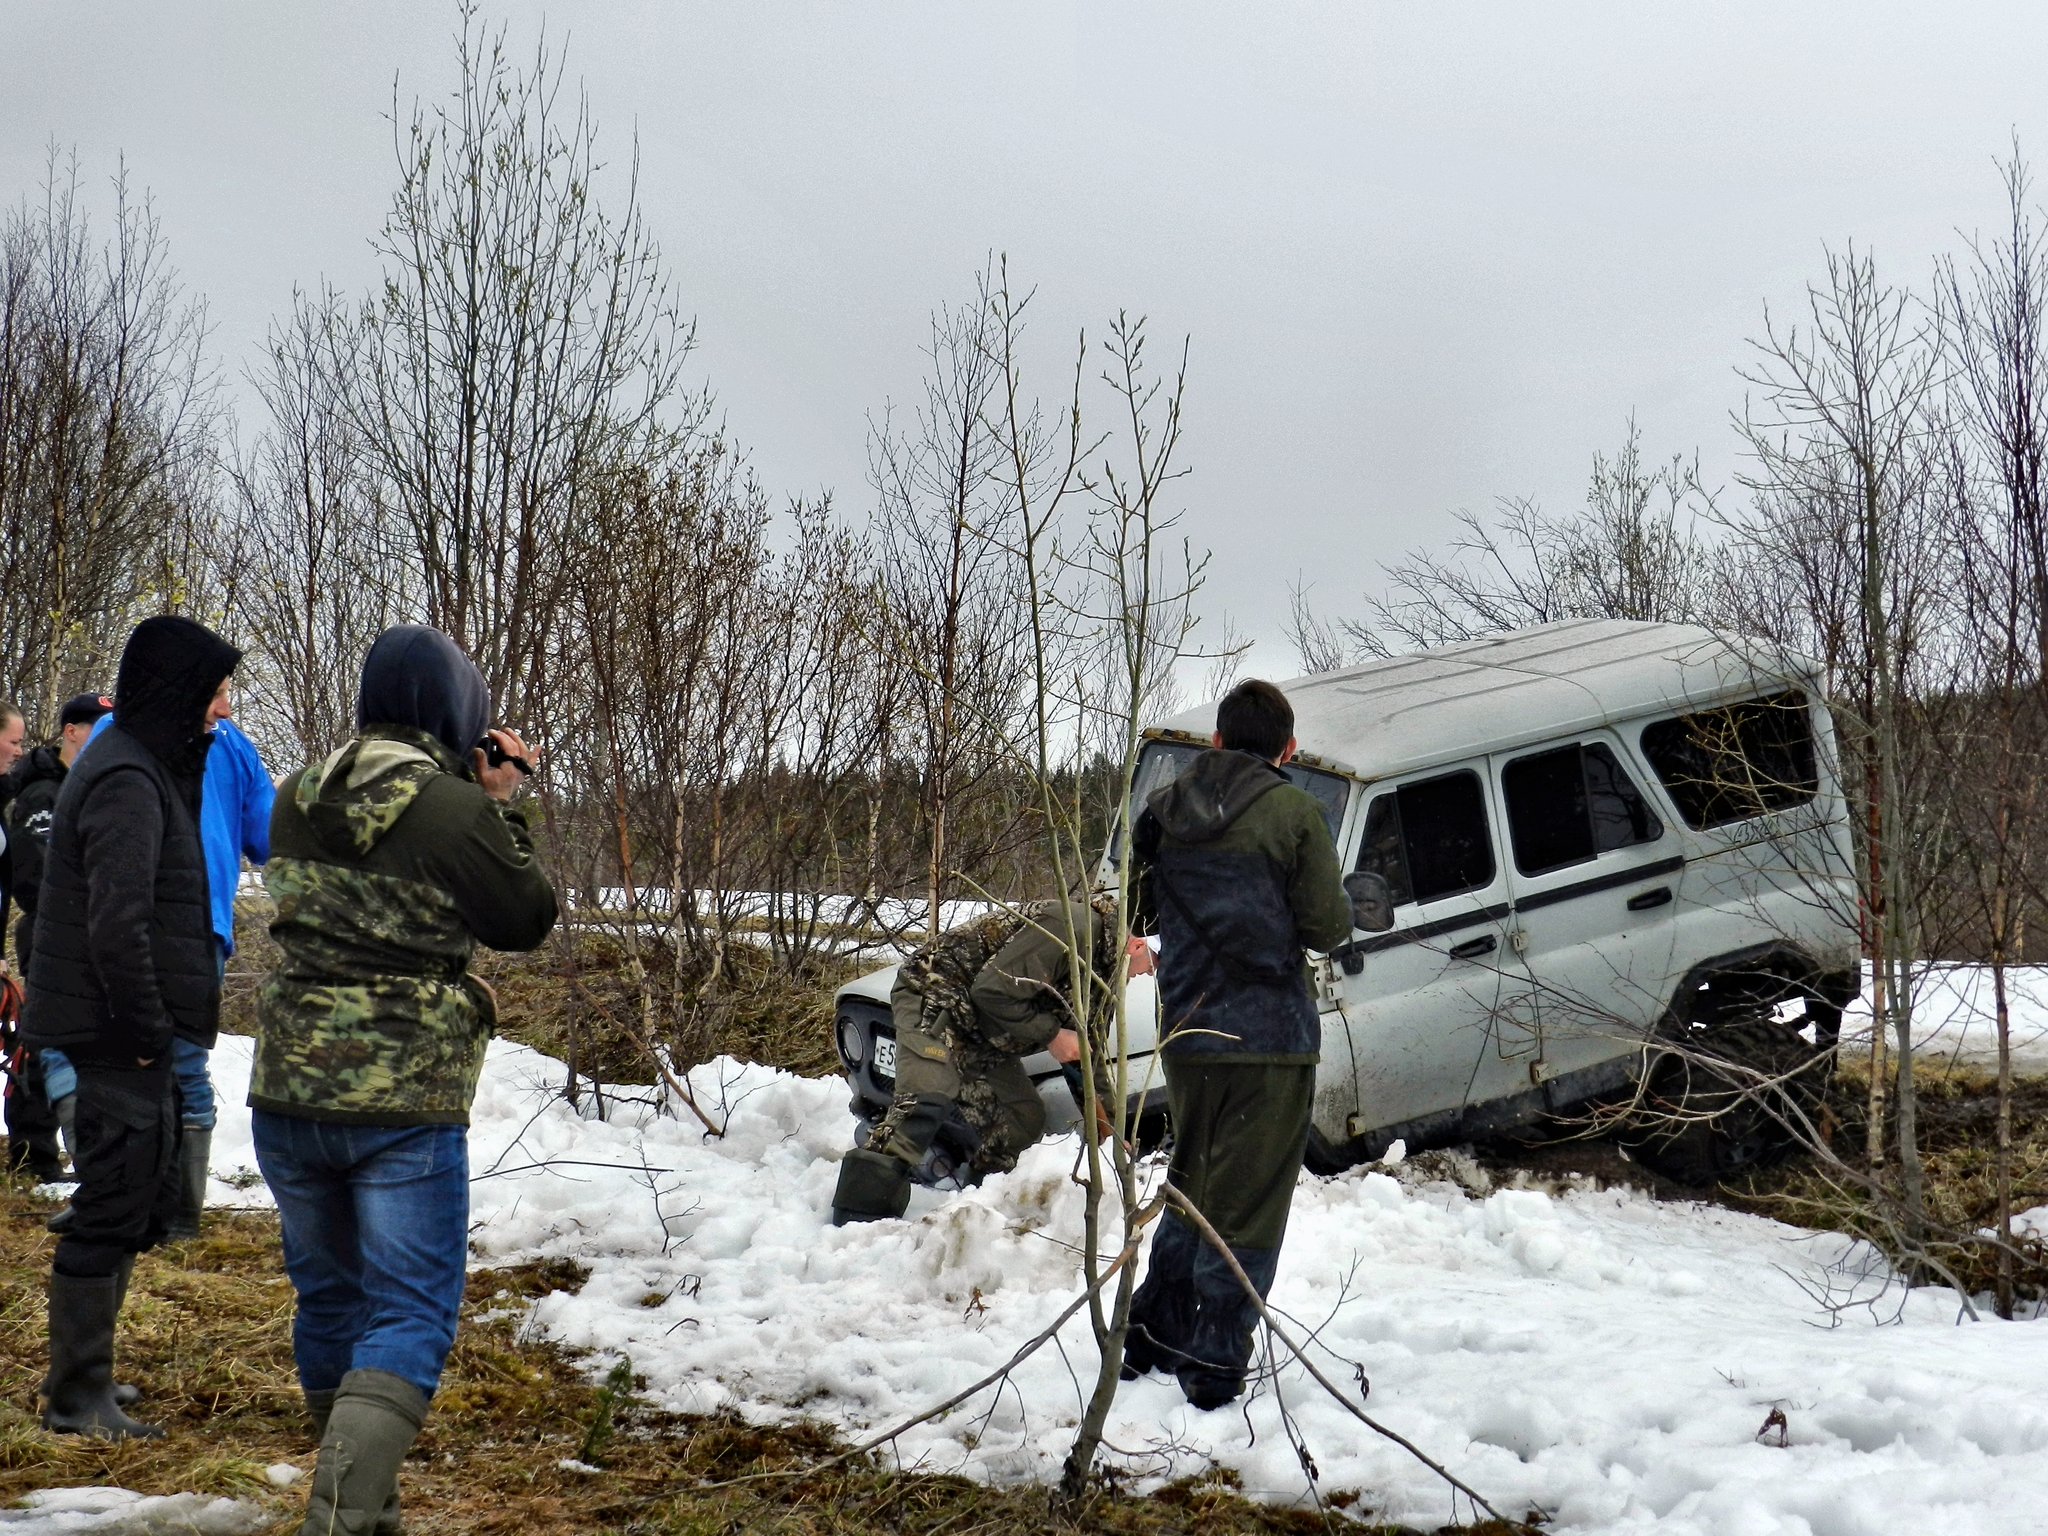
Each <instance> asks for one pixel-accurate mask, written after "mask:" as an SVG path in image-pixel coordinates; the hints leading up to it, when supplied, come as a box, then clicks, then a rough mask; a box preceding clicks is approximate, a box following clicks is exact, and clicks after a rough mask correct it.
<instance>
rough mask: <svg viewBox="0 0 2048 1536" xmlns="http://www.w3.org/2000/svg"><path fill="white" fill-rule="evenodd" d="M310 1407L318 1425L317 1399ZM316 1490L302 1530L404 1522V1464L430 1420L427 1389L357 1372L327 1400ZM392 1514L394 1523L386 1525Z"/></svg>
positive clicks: (311, 1532) (325, 1531)
mask: <svg viewBox="0 0 2048 1536" xmlns="http://www.w3.org/2000/svg"><path fill="white" fill-rule="evenodd" d="M318 1398H328V1394H326V1393H312V1392H309V1393H307V1394H306V1409H307V1411H308V1412H309V1413H311V1414H312V1415H313V1416H314V1421H315V1422H316V1423H318V1422H319V1421H320V1418H321V1413H320V1405H318V1404H316V1401H315V1400H316V1399H318ZM325 1406H326V1409H327V1412H326V1416H325V1417H326V1424H325V1426H324V1428H323V1429H322V1431H321V1435H320V1458H319V1460H318V1461H317V1462H315V1463H314V1466H313V1495H312V1497H311V1498H310V1499H309V1500H308V1501H307V1503H306V1519H305V1522H304V1524H302V1525H301V1526H300V1527H299V1536H374V1533H379V1532H388V1531H391V1530H398V1529H402V1528H403V1527H402V1526H400V1525H398V1524H397V1523H396V1522H397V1520H398V1467H399V1464H400V1463H401V1462H403V1461H404V1460H405V1453H406V1452H407V1451H408V1450H410V1449H411V1447H412V1442H413V1438H414V1437H415V1436H416V1435H418V1434H419V1432H420V1426H421V1425H422V1424H424V1423H425V1422H426V1420H427V1399H426V1394H425V1393H423V1392H421V1391H420V1389H419V1388H418V1387H416V1386H414V1385H413V1384H412V1383H411V1382H409V1381H406V1380H405V1379H404V1378H402V1377H398V1376H394V1375H392V1374H391V1373H390V1372H389V1371H350V1372H349V1373H348V1374H347V1375H346V1376H344V1377H342V1378H341V1385H340V1387H338V1388H337V1389H336V1390H335V1391H334V1393H333V1394H332V1397H331V1398H329V1399H328V1401H327V1403H326V1404H325ZM387 1518H388V1519H389V1520H391V1521H392V1522H393V1524H391V1525H388V1526H387V1525H386V1523H385V1522H386V1520H387Z"/></svg>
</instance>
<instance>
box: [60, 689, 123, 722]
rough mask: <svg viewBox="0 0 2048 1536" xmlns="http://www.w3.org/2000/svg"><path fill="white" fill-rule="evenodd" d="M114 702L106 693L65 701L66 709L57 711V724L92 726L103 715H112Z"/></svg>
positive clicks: (83, 695)
mask: <svg viewBox="0 0 2048 1536" xmlns="http://www.w3.org/2000/svg"><path fill="white" fill-rule="evenodd" d="M113 708H114V701H113V700H112V699H110V698H108V697H107V696H106V695H105V694H104V693H80V694H74V695H73V696H72V697H70V698H68V699H66V700H65V701H64V707H63V708H62V709H60V710H58V711H57V724H58V726H59V727H60V728H62V727H63V726H67V725H90V724H91V723H92V722H93V721H95V720H97V719H99V717H100V716H101V715H105V714H111V713H112V712H113Z"/></svg>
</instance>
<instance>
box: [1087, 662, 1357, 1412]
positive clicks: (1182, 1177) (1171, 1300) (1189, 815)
mask: <svg viewBox="0 0 2048 1536" xmlns="http://www.w3.org/2000/svg"><path fill="white" fill-rule="evenodd" d="M1211 740H1212V743H1213V746H1212V749H1211V750H1210V751H1207V752H1204V753H1202V754H1201V755H1200V756H1198V757H1196V758H1195V759H1194V760H1193V761H1192V762H1190V763H1189V764H1188V766H1187V768H1186V769H1185V770H1184V771H1183V772H1182V773H1181V775H1180V777H1179V778H1177V779H1175V780H1174V781H1173V782H1172V783H1171V784H1168V785H1166V786H1165V787H1164V788H1162V789H1159V790H1157V791H1155V792H1154V793H1153V794H1152V796H1151V797H1150V799H1149V800H1148V801H1147V802H1146V807H1145V810H1144V812H1143V813H1142V814H1141V816H1140V817H1139V820H1138V824H1137V826H1136V827H1135V829H1134V837H1133V846H1134V853H1135V858H1134V864H1135V865H1136V867H1137V869H1138V872H1139V890H1138V899H1137V908H1138V911H1139V914H1140V916H1141V918H1142V919H1143V920H1144V921H1146V922H1148V923H1149V924H1150V925H1151V926H1152V928H1153V931H1155V932H1156V933H1158V935H1159V938H1160V951H1159V990H1160V1003H1161V1009H1162V1012H1161V1017H1162V1020H1163V1039H1162V1041H1161V1046H1160V1054H1161V1057H1162V1059H1163V1061H1164V1063H1165V1067H1166V1094H1167V1103H1168V1106H1169V1111H1170V1113H1171V1115H1172V1118H1173V1138H1174V1140H1173V1153H1172V1159H1171V1163H1170V1166H1169V1169H1168V1175H1167V1176H1168V1178H1169V1179H1170V1180H1171V1181H1172V1182H1173V1185H1174V1187H1175V1188H1176V1189H1178V1190H1180V1192H1181V1193H1182V1194H1184V1195H1186V1196H1187V1198H1188V1199H1189V1201H1190V1202H1192V1203H1193V1205H1194V1207H1195V1208H1196V1209H1197V1210H1199V1211H1200V1212H1201V1213H1202V1215H1203V1216H1204V1217H1205V1218H1206V1219H1207V1220H1208V1222H1209V1223H1210V1225H1212V1226H1213V1227H1215V1229H1216V1231H1217V1233H1218V1235H1219V1236H1221V1237H1222V1239H1223V1241H1224V1242H1225V1243H1226V1244H1228V1245H1229V1247H1230V1251H1231V1254H1232V1255H1233V1256H1234V1257H1235V1258H1236V1259H1237V1262H1238V1263H1239V1265H1241V1266H1242V1267H1243V1269H1244V1272H1245V1274H1246V1275H1247V1276H1248V1277H1249V1278H1250V1279H1251V1280H1252V1282H1253V1283H1254V1284H1255V1285H1256V1286H1257V1287H1258V1290H1259V1294H1260V1296H1261V1297H1263V1296H1264V1295H1265V1294H1266V1292H1267V1291H1268V1290H1269V1289H1270V1288H1271V1286H1272V1283H1273V1276H1274V1272H1275V1270H1276V1269H1277V1268H1278V1265H1279V1260H1280V1244H1281V1240H1282V1238H1283V1237H1284V1236H1285V1235H1286V1231H1287V1212H1288V1206H1289V1204H1290V1202H1291V1201H1292V1200H1293V1197H1294V1182H1295V1177H1296V1175H1297V1174H1298V1173H1299V1172H1300V1169H1301V1159H1302V1154H1303V1152H1304V1151H1305V1150H1306V1147H1307V1144H1308V1127H1309V1110H1310V1107H1311V1103H1312V1101H1313V1098H1314V1094H1315V1075H1316V1063H1317V1061H1318V1060H1319V1059H1320V1051H1321V1045H1322V1029H1321V1025H1320V1023H1319V1022H1318V1019H1317V1016H1316V1005H1315V999H1314V997H1313V996H1312V995H1311V994H1310V991H1309V986H1308V982H1307V977H1306V972H1305V964H1304V960H1305V957H1304V955H1303V953H1302V951H1303V950H1304V948H1308V949H1316V950H1328V949H1331V948H1334V947H1335V946H1337V945H1339V944H1342V943H1344V942H1345V941H1346V940H1347V939H1349V938H1350V936H1351V928H1352V909H1351V901H1350V898H1349V897H1348V896H1347V895H1346V894H1345V889H1344V883H1343V878H1342V876H1341V874H1340V873H1339V870H1338V864H1337V850H1336V847H1335V845H1334V844H1333V843H1332V841H1331V838H1330V829H1329V824H1328V823H1327V822H1326V821H1325V820H1324V819H1323V812H1322V807H1321V806H1320V805H1319V804H1318V803H1317V801H1316V799H1315V797H1314V796H1313V795H1311V794H1309V793H1308V792H1307V791H1306V790H1303V789H1300V788H1298V787H1296V786H1295V785H1293V784H1290V783H1289V782H1288V781H1287V776H1286V775H1285V774H1283V773H1282V772H1281V771H1280V765H1281V764H1282V763H1285V762H1286V761H1287V760H1288V759H1289V758H1290V757H1292V756H1293V755H1294V749H1295V742H1294V709H1293V706H1292V705H1290V704H1289V703H1288V702H1287V696H1286V695H1285V694H1283V693H1282V692H1281V691H1280V690H1279V689H1278V688H1276V687H1274V686H1273V685H1272V684H1271V683H1268V682H1262V681H1259V680H1257V679H1248V680H1247V681H1245V682H1242V683H1239V684H1238V685H1237V686H1236V687H1235V688H1233V689H1231V691H1230V692H1229V693H1228V694H1226V695H1224V697H1223V700H1222V702H1221V703H1220V704H1219V705H1218V707H1217V710H1216V734H1215V735H1214V736H1213V737H1212V738H1211ZM1257 1316H1258V1314H1257V1309H1256V1308H1255V1307H1254V1306H1253V1305H1252V1303H1251V1301H1250V1299H1249V1298H1248V1297H1247V1296H1246V1295H1245V1294H1244V1289H1243V1287H1242V1286H1241V1285H1240V1284H1239V1282H1238V1280H1237V1277H1236V1276H1235V1275H1233V1274H1232V1273H1231V1271H1230V1266H1229V1264H1228V1263H1227V1262H1225V1260H1224V1258H1223V1256H1222V1255H1221V1254H1218V1253H1216V1252H1215V1251H1214V1250H1213V1249H1212V1248H1210V1247H1208V1246H1207V1245H1206V1244H1204V1243H1203V1242H1202V1240H1201V1239H1200V1238H1199V1237H1198V1236H1197V1235H1196V1232H1195V1229H1194V1227H1193V1226H1192V1225H1190V1224H1189V1223H1187V1222H1184V1221H1183V1220H1181V1218H1180V1217H1179V1216H1178V1215H1177V1214H1175V1213H1174V1212H1173V1211H1171V1210H1169V1211H1168V1212H1167V1213H1166V1214H1164V1215H1163V1216H1161V1217H1160V1220H1159V1229H1158V1232H1157V1234H1156V1235H1155V1236H1154V1237H1153V1239H1152V1256H1151V1261H1150V1264H1149V1266H1148V1268H1147V1271H1146V1275H1145V1280H1144V1283H1143V1284H1142V1285H1141V1286H1140V1287H1139V1288H1138V1292H1137V1295H1136V1296H1135V1297H1134V1298H1133V1301H1132V1305H1131V1328H1130V1333H1129V1336H1128V1339H1127V1342H1126V1344H1125V1353H1124V1361H1125V1375H1126V1376H1127V1377H1135V1376H1137V1375H1138V1374H1140V1373H1142V1372H1145V1371H1149V1370H1157V1369H1165V1370H1170V1371H1173V1372H1174V1373H1175V1374H1176V1375H1177V1376H1178V1377H1179V1379H1180V1385H1181V1390H1182V1391H1183V1392H1184V1393H1186V1395H1187V1399H1188V1401H1189V1402H1190V1403H1191V1404H1193V1405H1194V1406H1195V1407H1197V1408H1202V1409H1210V1408H1220V1407H1222V1406H1223V1405H1224V1404H1225V1403H1228V1402H1230V1401H1232V1400H1233V1399H1235V1398H1236V1397H1237V1396H1238V1394H1239V1393H1240V1392H1242V1391H1243V1390H1244V1373H1245V1367H1246V1365H1247V1364H1248V1363H1249V1361H1250V1359H1251V1346H1252V1326H1253V1323H1254V1322H1255V1321H1256V1320H1257Z"/></svg>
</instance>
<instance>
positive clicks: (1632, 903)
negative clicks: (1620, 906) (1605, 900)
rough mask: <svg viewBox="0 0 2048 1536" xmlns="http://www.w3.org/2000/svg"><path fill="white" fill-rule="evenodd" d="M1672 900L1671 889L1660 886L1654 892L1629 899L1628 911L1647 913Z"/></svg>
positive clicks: (1647, 892)
mask: <svg viewBox="0 0 2048 1536" xmlns="http://www.w3.org/2000/svg"><path fill="white" fill-rule="evenodd" d="M1670 900H1671V887H1670V886H1668V885H1660V886H1658V887H1657V888H1656V889H1655V890H1654V891H1644V892H1643V893H1642V894H1641V895H1638V896H1631V897H1629V899H1628V909H1629V911H1631V912H1647V911H1649V910H1650V908H1652V907H1661V906H1663V905H1664V904H1665V903H1666V902H1668V901H1670Z"/></svg>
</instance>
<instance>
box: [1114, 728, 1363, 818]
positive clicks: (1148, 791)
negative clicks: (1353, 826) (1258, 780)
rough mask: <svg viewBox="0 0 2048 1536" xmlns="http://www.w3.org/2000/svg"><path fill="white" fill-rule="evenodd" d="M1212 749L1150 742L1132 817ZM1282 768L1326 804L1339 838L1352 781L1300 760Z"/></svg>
mask: <svg viewBox="0 0 2048 1536" xmlns="http://www.w3.org/2000/svg"><path fill="white" fill-rule="evenodd" d="M1208 750H1209V749H1208V748H1207V747H1198V746H1195V745H1194V744H1193V743H1191V742H1178V741H1152V742H1147V743H1146V744H1145V750H1144V752H1143V753H1142V754H1140V756H1139V758H1138V772H1137V774H1136V776H1135V777H1134V778H1133V779H1132V780H1131V821H1132V822H1136V820H1137V817H1138V812H1140V811H1142V810H1143V809H1144V808H1145V802H1146V801H1147V800H1149V799H1151V798H1152V795H1153V792H1154V791H1155V790H1160V789H1164V788H1165V787H1166V786H1167V785H1169V784H1171V783H1172V782H1173V781H1174V780H1175V779H1177V778H1179V777H1180V776H1181V772H1182V770H1183V769H1185V768H1186V767H1187V765H1188V764H1189V763H1191V762H1193V761H1194V760H1195V759H1196V758H1197V757H1199V756H1200V755H1201V754H1202V753H1204V752H1206V751H1208ZM1280 771H1281V772H1282V773H1284V774H1286V775H1287V782H1288V783H1290V784H1294V785H1298V786H1299V787H1300V788H1302V789H1305V790H1307V791H1308V792H1309V793H1310V794H1312V795H1314V796H1315V797H1316V803H1317V804H1318V805H1320V806H1322V808H1323V820H1324V821H1325V822H1326V823H1328V824H1329V828H1330V841H1331V842H1335V841H1336V840H1337V829H1338V827H1339V826H1341V825H1342V824H1343V821H1344V803H1345V801H1346V800H1347V799H1349V798H1350V795H1351V785H1350V782H1349V781H1348V780H1346V779H1344V778H1342V777H1341V776H1339V775H1337V774H1334V773H1323V772H1321V771H1320V770H1318V769H1315V768H1304V767H1302V766H1301V764H1299V763H1288V764H1286V765H1285V766H1284V767H1282V768H1281V770H1280Z"/></svg>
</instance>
